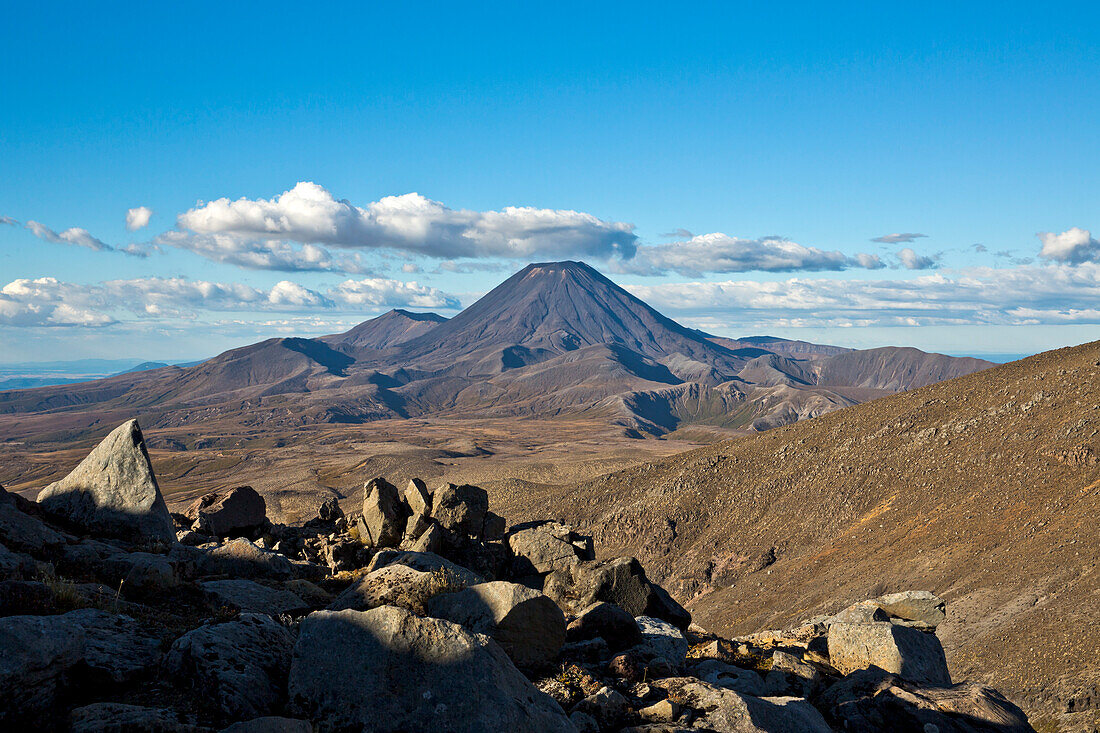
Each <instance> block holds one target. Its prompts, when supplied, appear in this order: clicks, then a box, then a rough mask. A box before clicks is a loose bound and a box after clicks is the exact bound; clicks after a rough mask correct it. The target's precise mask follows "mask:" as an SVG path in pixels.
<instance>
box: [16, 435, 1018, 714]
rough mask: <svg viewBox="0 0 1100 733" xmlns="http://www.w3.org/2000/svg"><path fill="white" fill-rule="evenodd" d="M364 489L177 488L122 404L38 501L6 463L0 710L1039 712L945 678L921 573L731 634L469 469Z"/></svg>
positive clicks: (634, 567) (935, 607)
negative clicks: (355, 507) (512, 505)
mask: <svg viewBox="0 0 1100 733" xmlns="http://www.w3.org/2000/svg"><path fill="white" fill-rule="evenodd" d="M364 495H365V499H364V502H363V506H362V508H361V511H360V512H357V513H355V514H346V515H345V514H344V512H343V511H342V509H341V507H340V506H339V504H338V503H337V502H336V501H334V500H333V501H330V502H326V503H325V504H323V505H322V506H321V507H320V508H319V510H318V515H317V517H316V518H314V519H312V520H310V521H309V522H306V523H305V524H304V525H302V526H296V527H290V526H283V525H272V524H271V523H270V522H269V521H268V520H267V517H266V511H265V504H264V500H263V498H262V497H261V496H260V495H259V494H258V493H256V492H255V491H254V490H252V489H251V488H248V487H238V488H235V489H231V490H229V491H227V492H223V493H220V494H213V495H208V496H205V497H202V498H201V499H199V500H197V501H196V502H195V503H194V504H193V505H192V506H190V507H189V508H188V509H187V510H186V512H185V513H184V514H170V513H169V511H168V508H167V506H166V504H165V502H164V499H163V497H162V496H161V493H160V490H159V488H158V487H157V482H156V478H155V475H154V472H153V468H152V466H151V464H150V462H149V457H148V454H147V452H146V450H145V445H144V440H143V438H142V434H141V431H140V429H139V428H138V426H137V423H136V422H135V421H130V422H128V423H126V424H124V425H122V426H120V427H119V428H118V429H116V430H115V431H114V432H112V433H111V434H110V435H108V436H107V438H106V439H105V440H104V441H103V442H102V443H101V444H100V445H99V446H98V447H97V448H96V449H95V450H93V451H92V453H91V454H89V456H88V457H87V458H86V459H85V460H84V462H83V463H81V464H80V465H79V466H78V467H77V468H76V469H75V470H74V471H73V472H72V473H71V474H70V475H69V476H68V477H66V478H65V479H63V480H61V481H58V482H56V483H54V484H51V485H50V486H47V487H45V488H44V489H43V490H42V491H41V493H40V494H39V496H38V501H37V503H34V502H28V501H26V500H24V499H22V498H21V497H18V496H16V495H13V494H8V493H7V492H4V491H3V490H2V489H0V729H3V730H74V731H218V730H223V731H237V732H240V731H313V730H320V731H359V730H361V731H428V730H431V731H584V732H592V731H654V732H658V731H659V732H662V733H671V732H673V731H688V730H690V731H700V730H704V731H705V730H709V731H792V732H793V731H822V732H825V731H833V730H836V731H880V730H887V731H920V732H921V733H933V732H940V733H947V732H949V731H1029V730H1032V728H1031V726H1030V725H1029V724H1028V722H1027V718H1026V717H1025V715H1024V714H1023V713H1022V712H1021V711H1020V709H1019V708H1017V707H1016V706H1015V705H1013V704H1012V703H1010V702H1008V701H1007V700H1006V699H1005V698H1004V697H1002V696H1001V695H1000V694H998V693H997V692H996V691H995V690H992V689H990V688H988V687H983V686H980V685H977V684H973V683H966V682H963V683H956V684H953V683H952V681H951V679H950V676H949V674H948V669H947V664H946V661H945V659H944V654H943V649H942V647H941V646H940V642H939V640H938V639H937V637H936V635H935V630H936V627H937V625H939V624H940V623H941V622H942V621H943V620H944V618H945V610H946V609H945V606H944V603H943V602H942V601H941V600H940V599H938V598H937V597H936V596H934V595H932V594H931V593H927V592H923V591H909V592H905V593H896V594H891V595H888V596H882V597H879V598H876V599H873V600H868V601H864V602H862V603H858V604H856V605H854V606H852V607H850V608H848V609H846V610H844V611H842V612H841V613H839V614H836V615H835V616H830V617H821V618H815V619H809V620H807V621H806V622H805V623H804V624H802V625H800V626H799V627H797V628H794V629H790V630H787V631H768V632H762V633H757V634H753V635H751V636H746V637H739V638H735V639H722V638H718V637H716V636H715V635H713V634H709V633H707V632H706V631H704V630H703V629H701V628H699V627H697V626H695V625H693V624H692V623H691V616H690V614H689V613H688V612H687V611H686V610H685V609H684V608H683V607H682V606H680V604H679V603H677V602H676V601H675V600H674V599H673V598H672V597H671V596H670V595H669V594H668V593H667V592H665V590H664V589H662V588H661V587H660V586H658V585H656V584H654V583H652V582H651V581H649V580H648V579H647V577H646V573H645V570H644V569H643V568H642V566H641V565H640V563H639V562H638V561H637V560H636V559H634V558H631V557H619V558H613V559H604V560H596V554H595V551H594V548H593V545H592V540H591V538H589V537H585V536H581V535H579V534H577V533H575V532H573V531H572V530H571V529H570V528H569V527H567V526H565V525H562V524H559V523H557V522H552V521H546V522H529V523H525V524H520V525H513V526H508V524H507V522H506V520H505V519H504V518H502V517H500V516H497V515H496V514H494V513H493V512H492V511H490V510H489V506H488V497H487V495H486V493H485V491H484V490H482V489H480V488H478V487H476V486H454V485H450V484H448V485H445V486H441V487H438V488H435V489H434V490H431V491H430V490H428V488H427V487H426V486H425V485H424V484H423V483H422V482H419V481H412V482H410V483H409V485H408V486H407V487H405V488H404V490H403V491H401V490H398V489H397V488H395V487H394V486H392V485H390V484H388V483H386V482H385V481H382V480H380V479H375V480H373V481H371V482H369V483H368V484H367V487H366V489H365V492H364Z"/></svg>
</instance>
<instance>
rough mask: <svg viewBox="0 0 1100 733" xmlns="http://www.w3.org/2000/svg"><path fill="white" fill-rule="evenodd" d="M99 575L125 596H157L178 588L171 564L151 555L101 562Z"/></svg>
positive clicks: (127, 555)
mask: <svg viewBox="0 0 1100 733" xmlns="http://www.w3.org/2000/svg"><path fill="white" fill-rule="evenodd" d="M96 574H97V575H99V576H100V577H101V578H102V579H103V581H104V582H105V583H108V584H110V585H111V586H112V587H115V588H120V587H121V588H122V592H129V591H137V592H138V593H157V592H160V591H163V590H167V589H168V588H174V587H175V586H177V585H179V577H178V576H177V574H176V568H175V565H173V563H172V561H171V560H169V559H168V558H167V557H165V556H164V555H157V554H155V553H152V552H115V553H114V554H112V555H110V556H108V557H106V558H104V559H103V560H101V561H100V564H99V567H98V568H96Z"/></svg>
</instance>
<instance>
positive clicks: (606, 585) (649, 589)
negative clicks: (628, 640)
mask: <svg viewBox="0 0 1100 733" xmlns="http://www.w3.org/2000/svg"><path fill="white" fill-rule="evenodd" d="M543 590H544V592H546V594H547V595H549V596H550V597H551V598H553V599H554V600H555V601H557V602H558V604H559V605H561V606H562V608H563V609H564V610H566V611H573V612H576V611H579V610H583V609H585V608H587V607H588V606H591V605H592V604H593V603H596V602H597V601H605V602H607V603H614V604H615V605H617V606H619V607H620V608H622V609H623V610H624V611H626V612H627V613H629V614H631V615H633V616H651V617H654V618H659V619H663V620H665V621H668V622H669V623H671V624H673V625H675V626H676V627H677V628H680V629H686V628H687V627H688V626H689V625H691V614H690V613H688V612H687V610H685V609H684V607H683V606H681V605H680V604H679V603H677V602H676V601H674V600H673V599H672V597H671V596H669V594H668V593H667V592H665V590H664V589H663V588H661V587H660V586H657V585H655V584H653V583H650V582H649V580H648V579H647V578H646V575H645V570H644V569H643V568H642V564H641V563H640V562H638V560H637V559H635V558H633V557H619V558H615V559H613V560H606V561H602V562H593V561H586V562H580V563H577V564H575V565H573V566H571V567H569V568H565V569H559V570H557V571H555V572H553V573H551V574H550V576H548V577H547V579H546V584H545V585H544V588H543Z"/></svg>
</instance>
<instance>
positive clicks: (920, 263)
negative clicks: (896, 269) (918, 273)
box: [898, 247, 936, 270]
mask: <svg viewBox="0 0 1100 733" xmlns="http://www.w3.org/2000/svg"><path fill="white" fill-rule="evenodd" d="M898 260H899V261H900V262H901V266H902V267H904V268H905V269H906V270H931V269H932V268H933V267H935V266H936V260H935V259H934V258H932V257H926V256H925V255H919V254H917V253H916V251H915V250H914V249H913V248H912V247H905V248H903V249H901V250H899V251H898Z"/></svg>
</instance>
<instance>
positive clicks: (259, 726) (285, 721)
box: [221, 716, 313, 733]
mask: <svg viewBox="0 0 1100 733" xmlns="http://www.w3.org/2000/svg"><path fill="white" fill-rule="evenodd" d="M221 733H313V724H312V723H310V722H309V721H308V720H299V719H298V718H278V717H274V716H269V717H266V718H254V719H252V720H245V721H242V722H240V723H234V724H233V725H231V726H229V727H228V728H225V729H224V730H222V731H221Z"/></svg>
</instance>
